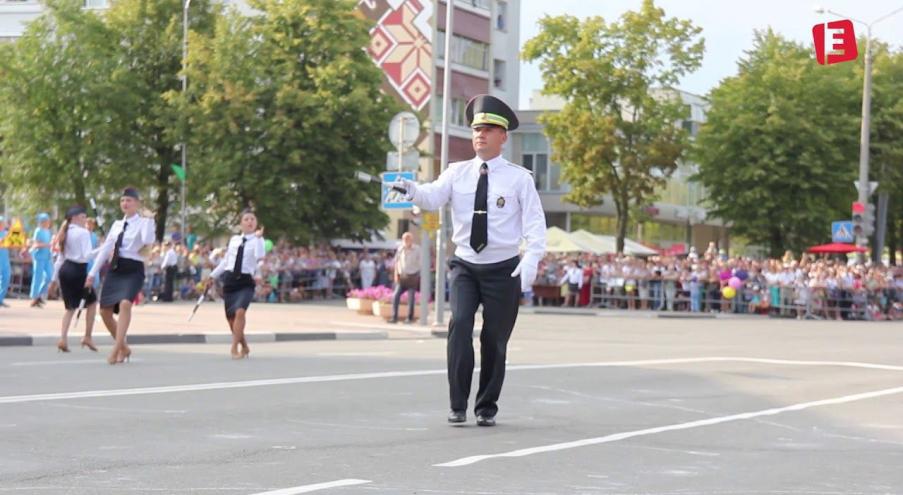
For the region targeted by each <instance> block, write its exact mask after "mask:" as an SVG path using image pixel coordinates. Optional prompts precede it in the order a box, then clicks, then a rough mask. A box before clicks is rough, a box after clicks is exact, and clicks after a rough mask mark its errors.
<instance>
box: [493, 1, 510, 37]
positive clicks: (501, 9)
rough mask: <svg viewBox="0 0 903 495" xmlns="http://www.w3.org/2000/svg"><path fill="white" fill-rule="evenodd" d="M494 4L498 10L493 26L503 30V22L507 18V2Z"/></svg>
mask: <svg viewBox="0 0 903 495" xmlns="http://www.w3.org/2000/svg"><path fill="white" fill-rule="evenodd" d="M496 5H497V6H498V12H497V14H496V16H495V28H496V29H498V30H499V31H504V30H505V22H506V21H507V20H508V19H507V17H508V4H507V3H506V2H499V3H498V4H496Z"/></svg>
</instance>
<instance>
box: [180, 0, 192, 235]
mask: <svg viewBox="0 0 903 495" xmlns="http://www.w3.org/2000/svg"><path fill="white" fill-rule="evenodd" d="M189 5H191V0H185V3H184V4H183V5H182V96H185V91H186V90H187V89H188V74H187V73H186V72H185V68H186V66H187V65H188V6H189ZM187 141H188V139H187V138H186V136H185V135H184V134H183V135H182V146H181V148H182V174H183V175H182V177H183V179H182V194H181V196H182V208H181V210H180V211H181V221H180V224H181V225H180V228H179V233H180V234H181V235H182V242H186V239H185V218H186V217H185V189H186V182H188V142H187ZM186 245H187V244H186Z"/></svg>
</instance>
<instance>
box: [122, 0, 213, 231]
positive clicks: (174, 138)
mask: <svg viewBox="0 0 903 495" xmlns="http://www.w3.org/2000/svg"><path fill="white" fill-rule="evenodd" d="M214 3H215V2H212V1H211V0H194V1H192V2H191V7H190V15H189V29H190V30H191V31H192V32H193V33H196V35H195V36H196V37H201V36H204V35H208V36H209V35H211V34H212V31H213V26H214V24H215V22H216V18H217V17H218V15H217V14H218V13H219V7H216V6H214ZM182 5H183V0H117V1H115V2H112V3H111V7H110V10H109V11H108V12H107V24H108V26H109V28H110V30H111V31H112V35H113V38H114V39H115V40H117V41H118V43H117V44H116V47H117V52H116V63H117V66H118V67H119V69H120V70H123V71H125V72H126V74H127V77H126V78H124V80H123V81H122V84H123V87H124V89H125V90H126V91H128V92H129V93H130V94H131V95H133V98H134V103H133V107H132V108H131V111H132V112H133V113H134V118H133V119H132V120H130V121H129V123H128V125H127V126H126V127H125V130H126V131H127V132H128V138H127V139H125V140H122V141H121V142H120V143H119V146H120V147H121V148H122V149H124V150H126V151H127V152H128V153H129V154H130V155H131V156H132V157H133V158H132V160H131V161H130V162H128V163H122V164H120V165H121V168H122V169H124V170H125V169H128V170H131V171H132V172H133V173H134V175H133V176H132V177H130V178H132V180H133V182H134V183H135V185H137V186H140V187H142V188H143V189H144V194H145V196H148V197H151V196H152V195H153V196H154V197H153V200H152V202H150V203H152V204H153V208H154V209H155V210H156V213H155V215H156V221H157V233H156V234H157V239H158V240H162V238H163V235H164V233H165V230H166V220H167V217H168V216H169V212H170V206H171V205H172V203H173V202H174V201H175V200H176V199H177V198H178V193H179V187H178V179H177V178H176V177H175V174H174V173H173V170H172V164H174V163H179V162H180V160H181V149H180V148H179V143H181V142H182V140H183V139H184V137H185V136H183V132H184V131H185V130H186V129H187V128H186V127H185V126H184V125H179V124H180V122H181V121H183V120H184V116H183V115H182V114H181V113H180V108H179V107H178V106H177V105H173V104H172V103H171V102H170V101H169V100H168V99H167V98H166V97H165V95H166V94H167V93H169V92H171V91H178V90H179V89H180V88H181V80H180V79H179V77H180V71H181V69H182ZM189 170H190V168H189ZM188 180H189V181H191V177H189V179H188ZM189 183H190V182H189ZM193 189H194V187H192V188H191V189H189V190H190V191H192V192H194V191H193ZM201 197H202V196H200V195H199V194H194V195H193V196H192V198H191V199H192V200H193V201H194V202H198V201H199V200H200V198H201ZM149 206H150V205H149Z"/></svg>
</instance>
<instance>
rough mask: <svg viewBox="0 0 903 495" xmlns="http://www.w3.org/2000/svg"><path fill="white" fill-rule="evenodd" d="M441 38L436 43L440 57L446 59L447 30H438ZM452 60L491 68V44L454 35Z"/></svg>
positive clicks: (474, 66) (479, 68) (486, 69)
mask: <svg viewBox="0 0 903 495" xmlns="http://www.w3.org/2000/svg"><path fill="white" fill-rule="evenodd" d="M437 32H438V33H439V40H438V43H437V44H436V46H437V49H436V53H437V54H438V57H439V58H440V59H442V60H445V32H444V31H437ZM451 52H452V55H451V61H452V62H453V63H456V64H460V65H464V66H467V67H470V68H473V69H478V70H485V71H488V70H489V45H487V44H486V43H482V42H480V41H475V40H472V39H468V38H464V37H462V36H458V35H456V34H453V35H452V49H451Z"/></svg>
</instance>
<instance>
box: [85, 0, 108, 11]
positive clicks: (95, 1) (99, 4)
mask: <svg viewBox="0 0 903 495" xmlns="http://www.w3.org/2000/svg"><path fill="white" fill-rule="evenodd" d="M109 6H110V5H109V1H108V0H85V8H86V9H105V8H107V7H109Z"/></svg>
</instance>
